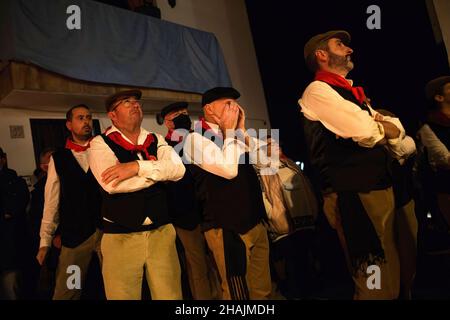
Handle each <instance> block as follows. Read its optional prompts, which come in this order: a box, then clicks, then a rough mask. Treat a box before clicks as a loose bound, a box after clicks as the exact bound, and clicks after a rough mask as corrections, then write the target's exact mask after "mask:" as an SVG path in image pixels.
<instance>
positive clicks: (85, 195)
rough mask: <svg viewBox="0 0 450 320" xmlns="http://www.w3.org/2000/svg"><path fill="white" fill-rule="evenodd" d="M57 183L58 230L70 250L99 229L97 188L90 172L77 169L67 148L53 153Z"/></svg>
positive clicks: (99, 202) (99, 205)
mask: <svg viewBox="0 0 450 320" xmlns="http://www.w3.org/2000/svg"><path fill="white" fill-rule="evenodd" d="M53 161H54V163H55V169H56V173H57V174H58V177H59V181H60V202H59V217H60V218H59V219H60V223H59V230H60V232H61V241H62V244H63V245H64V246H65V247H69V248H74V247H77V246H78V245H80V244H81V243H82V242H84V241H85V240H87V239H88V238H89V237H90V236H91V235H92V234H93V233H94V232H95V230H96V228H97V227H99V226H100V221H101V220H100V208H101V195H100V186H99V185H98V183H97V180H95V177H94V175H93V174H92V172H91V169H89V170H88V172H84V170H83V169H82V168H81V167H80V165H79V163H78V162H77V160H76V159H75V157H74V156H73V154H72V151H70V150H69V149H59V150H57V151H56V152H55V153H53Z"/></svg>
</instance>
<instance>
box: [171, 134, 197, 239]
mask: <svg viewBox="0 0 450 320" xmlns="http://www.w3.org/2000/svg"><path fill="white" fill-rule="evenodd" d="M166 141H167V143H168V144H169V145H170V146H171V147H175V146H177V145H178V142H176V141H171V140H169V139H166ZM184 141H186V140H183V142H181V143H180V144H179V146H178V147H177V149H178V148H179V156H180V157H181V159H182V160H183V163H185V166H186V172H185V174H184V176H183V178H181V179H180V180H178V181H176V182H168V183H167V191H168V199H169V202H168V203H169V216H170V219H171V221H172V223H173V224H174V225H175V226H177V227H179V228H182V229H186V230H193V229H195V228H196V227H197V226H198V225H199V224H200V222H201V214H202V213H201V209H200V202H199V201H198V199H197V197H196V195H195V186H194V185H195V181H194V177H193V176H192V173H191V170H190V167H191V166H193V165H192V164H187V163H188V162H187V161H186V159H185V157H184V155H183V146H184Z"/></svg>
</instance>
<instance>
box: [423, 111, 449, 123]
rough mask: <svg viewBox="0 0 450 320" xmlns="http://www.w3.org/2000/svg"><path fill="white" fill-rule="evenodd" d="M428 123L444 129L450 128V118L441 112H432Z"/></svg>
mask: <svg viewBox="0 0 450 320" xmlns="http://www.w3.org/2000/svg"><path fill="white" fill-rule="evenodd" d="M428 121H429V122H431V123H434V124H437V125H441V126H444V127H450V118H449V117H448V116H447V115H446V114H445V113H443V112H441V111H440V110H435V111H432V112H430V114H429V115H428Z"/></svg>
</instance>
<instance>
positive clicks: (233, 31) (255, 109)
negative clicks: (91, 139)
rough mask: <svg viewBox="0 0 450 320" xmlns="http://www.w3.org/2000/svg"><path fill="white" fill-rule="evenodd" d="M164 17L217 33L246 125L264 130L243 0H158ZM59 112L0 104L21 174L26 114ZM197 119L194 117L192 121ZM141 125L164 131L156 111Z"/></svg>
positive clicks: (30, 160)
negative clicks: (14, 129) (14, 133)
mask: <svg viewBox="0 0 450 320" xmlns="http://www.w3.org/2000/svg"><path fill="white" fill-rule="evenodd" d="M158 6H159V7H160V8H161V13H162V18H163V19H164V20H167V21H171V22H174V23H178V24H182V25H185V26H189V27H192V28H196V29H199V30H204V31H208V32H212V33H214V34H215V35H216V37H217V39H218V41H219V43H220V45H221V47H222V50H223V54H224V57H225V61H226V63H227V67H228V70H229V72H230V76H231V80H232V83H233V86H234V87H235V88H236V89H238V90H239V91H240V92H241V94H242V97H241V99H240V103H241V104H242V106H243V107H244V108H245V110H246V113H247V127H248V128H267V127H268V126H269V116H268V113H267V106H266V103H265V98H264V92H263V87H262V81H261V77H260V73H259V69H258V65H257V60H256V53H255V49H254V45H253V39H252V36H251V31H250V25H249V21H248V17H247V11H246V7H245V3H244V0H179V1H177V6H176V7H175V8H173V9H172V8H171V7H170V6H169V5H168V2H167V1H166V0H160V1H158ZM64 117H65V114H64V113H59V112H43V111H30V110H18V109H7V108H0V147H2V148H3V149H4V151H5V152H6V153H7V154H8V164H9V166H10V167H11V168H13V169H15V170H16V171H17V172H18V173H19V174H20V175H31V174H32V172H33V170H34V169H35V161H34V152H33V141H32V137H31V127H30V118H35V119H52V118H60V119H64ZM94 118H97V119H99V120H100V124H101V127H102V130H103V129H105V128H106V127H108V126H109V125H110V122H109V119H108V118H107V116H106V114H94ZM193 120H195V119H193ZM10 125H22V126H24V131H25V138H24V139H11V138H10V133H9V126H10ZM143 127H144V128H146V129H147V130H150V131H154V132H158V133H161V134H163V135H165V133H166V132H165V130H164V129H163V128H162V127H160V126H158V125H157V124H156V121H155V116H154V115H146V116H145V119H144V123H143Z"/></svg>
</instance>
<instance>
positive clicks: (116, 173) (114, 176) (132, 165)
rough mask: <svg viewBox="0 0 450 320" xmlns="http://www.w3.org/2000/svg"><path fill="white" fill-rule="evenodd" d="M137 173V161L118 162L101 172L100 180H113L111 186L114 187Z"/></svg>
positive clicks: (105, 181) (106, 181) (104, 181)
mask: <svg viewBox="0 0 450 320" xmlns="http://www.w3.org/2000/svg"><path fill="white" fill-rule="evenodd" d="M138 173H139V163H138V162H137V161H133V162H127V163H119V164H116V165H115V166H112V167H109V168H108V169H106V170H105V171H103V173H102V182H103V183H105V184H108V183H110V182H111V181H114V182H113V184H112V187H113V188H115V187H116V186H117V185H118V184H119V183H120V182H122V181H124V180H126V179H128V178H131V177H134V176H136V175H137V174H138Z"/></svg>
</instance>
